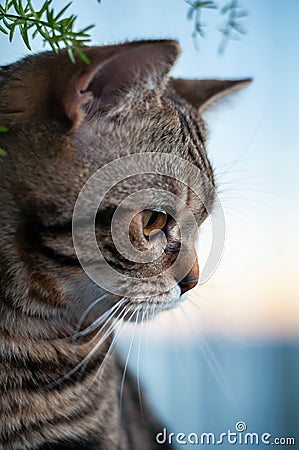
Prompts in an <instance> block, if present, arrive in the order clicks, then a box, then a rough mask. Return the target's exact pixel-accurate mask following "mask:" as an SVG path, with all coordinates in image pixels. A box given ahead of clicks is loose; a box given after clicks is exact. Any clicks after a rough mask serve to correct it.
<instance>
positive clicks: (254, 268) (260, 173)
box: [0, 0, 299, 337]
mask: <svg viewBox="0 0 299 450" xmlns="http://www.w3.org/2000/svg"><path fill="white" fill-rule="evenodd" d="M64 4H65V2H64V1H54V2H53V5H54V6H55V5H57V7H58V8H59V7H62V6H64ZM241 5H242V6H243V7H244V9H247V10H248V12H249V16H248V17H247V18H246V19H242V21H243V22H242V23H244V26H245V28H246V29H247V35H246V36H243V37H242V38H241V39H240V40H238V41H231V42H229V43H228V45H227V48H226V50H225V53H224V55H221V56H220V55H219V54H218V53H217V48H218V46H219V43H220V39H221V36H220V34H219V32H218V31H217V28H218V27H219V24H220V23H221V21H222V18H221V17H220V16H219V14H218V13H216V12H215V11H213V10H212V11H206V12H205V13H204V17H203V21H204V22H205V23H206V38H205V39H204V40H199V41H198V49H197V48H196V47H195V45H194V42H193V40H192V37H191V33H192V23H191V22H189V21H188V20H187V19H186V13H187V10H188V5H187V4H186V2H185V1H184V0H163V1H161V0H152V1H150V2H148V1H138V0H126V1H122V2H121V1H119V0H109V1H108V0H102V1H101V3H97V1H96V0H88V2H87V1H85V2H80V1H76V0H75V1H74V2H73V5H72V7H71V8H70V11H71V12H74V13H76V14H78V26H80V27H83V26H86V25H89V24H91V23H94V24H96V27H95V28H94V29H93V30H92V43H93V44H97V45H99V44H108V43H116V42H120V41H124V40H132V39H135V38H138V39H141V38H164V37H169V38H175V39H178V41H179V42H180V45H181V48H182V55H181V57H180V59H179V61H178V63H177V65H176V67H175V69H174V72H173V75H174V76H180V77H186V78H207V77H212V78H217V77H219V78H248V77H252V78H253V83H252V85H251V86H250V87H247V88H246V89H244V90H243V91H242V92H239V93H238V94H235V95H233V96H232V97H231V98H229V99H227V100H225V101H223V102H222V104H217V105H216V106H215V108H213V109H211V110H210V111H208V113H207V114H206V115H205V118H206V120H207V121H208V129H209V131H210V138H209V142H208V154H209V157H210V159H211V161H212V163H213V166H214V167H215V170H216V175H217V180H218V185H219V192H220V198H221V200H222V204H223V207H224V211H225V216H226V247H225V252H224V255H223V258H222V261H221V263H220V265H219V267H218V269H217V271H216V273H215V274H214V276H213V277H212V278H211V279H210V280H209V282H208V283H207V284H206V285H204V286H199V287H198V288H196V291H194V292H195V293H192V298H193V299H195V300H194V301H195V302H198V303H199V306H200V308H202V309H203V310H205V311H206V313H207V314H210V315H211V316H212V323H213V324H216V325H217V326H218V327H224V328H225V329H227V330H229V332H230V333H232V334H236V335H239V334H241V335H242V334H246V335H250V336H252V337H254V336H266V337H277V336H278V337H290V336H295V335H297V334H299V326H298V325H299V305H298V303H299V302H298V298H299V296H298V292H299V289H298V287H299V281H298V276H297V268H298V253H299V243H298V236H297V230H298V226H299V213H298V191H299V177H298V167H299V165H298V163H299V156H298V153H299V152H298V138H297V135H298V123H297V122H298V112H297V109H298V98H299V84H298V79H299V48H298V47H299V31H298V19H299V2H298V1H297V0H263V1H260V0H251V1H248V0H247V1H246V0H243V1H242V2H241ZM0 48H1V53H0V63H1V64H6V63H10V62H13V61H15V60H17V59H19V58H20V57H22V56H24V55H26V54H28V51H27V50H26V48H25V47H24V45H23V44H22V42H21V40H20V39H16V40H15V42H14V43H13V44H9V43H8V42H7V39H6V38H5V37H3V36H0ZM33 50H34V51H40V50H42V42H41V41H40V40H36V41H35V43H34V45H33ZM209 233H210V230H209V223H208V222H207V224H206V225H205V226H204V229H203V231H202V233H201V238H200V244H199V245H200V255H199V258H200V262H201V263H204V260H205V257H206V255H207V252H208V248H207V242H209V239H210V238H209ZM185 307H186V311H187V312H188V314H190V315H192V316H194V308H195V307H194V304H191V302H189V304H187V303H186V306H185ZM177 320H178V322H180V319H179V314H178V319H177ZM194 320H195V322H196V323H197V321H198V324H199V325H200V326H199V327H198V328H200V330H201V332H203V333H204V332H206V333H211V328H214V327H211V326H208V325H207V324H206V322H205V321H203V320H202V319H201V316H200V315H198V319H196V318H195V319H194ZM168 322H169V320H168V319H167V317H164V316H163V317H161V318H160V319H159V320H158V322H157V325H156V327H157V328H156V330H157V329H159V330H161V328H163V330H165V334H167V330H168V328H169V326H170V325H168ZM161 324H162V325H163V327H161ZM180 329H181V333H182V334H183V333H185V332H186V333H187V331H188V329H189V327H188V326H186V324H185V325H184V321H183V320H181V324H180ZM153 330H155V327H153ZM154 333H156V331H155V332H154Z"/></svg>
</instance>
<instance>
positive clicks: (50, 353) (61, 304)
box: [0, 40, 249, 450]
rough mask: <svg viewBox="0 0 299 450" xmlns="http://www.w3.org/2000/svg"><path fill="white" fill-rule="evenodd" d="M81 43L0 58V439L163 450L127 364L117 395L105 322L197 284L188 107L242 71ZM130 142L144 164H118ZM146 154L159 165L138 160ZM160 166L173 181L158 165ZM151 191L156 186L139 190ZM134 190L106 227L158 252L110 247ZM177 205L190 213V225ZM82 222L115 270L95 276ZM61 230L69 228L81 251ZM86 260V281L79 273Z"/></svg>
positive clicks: (195, 121) (156, 52)
mask: <svg viewBox="0 0 299 450" xmlns="http://www.w3.org/2000/svg"><path fill="white" fill-rule="evenodd" d="M83 50H84V53H85V55H86V56H87V58H88V59H89V60H90V64H86V63H84V62H83V61H82V60H81V59H80V58H77V57H76V62H75V63H72V62H71V61H70V59H69V56H68V53H67V51H66V50H61V51H59V52H58V53H57V54H56V53H54V52H44V53H40V54H36V55H30V56H27V57H26V58H24V59H22V60H20V61H18V62H16V63H14V64H11V65H8V66H3V67H2V68H1V71H0V88H1V97H0V124H1V125H3V126H5V127H7V129H8V131H7V132H5V133H1V135H0V148H1V149H3V150H4V151H5V152H6V156H5V157H1V158H0V179H1V183H0V198H1V211H0V218H1V227H0V239H1V241H0V242H1V247H0V296H1V298H0V360H1V366H0V391H1V397H0V449H3V450H20V449H31V450H32V449H38V450H43V449H44V450H45V449H90V450H93V449H98V450H99V449H103V450H114V449H121V450H135V449H138V450H141V449H142V450H152V449H155V448H161V447H163V446H162V445H158V444H157V443H156V441H155V435H156V433H157V432H158V431H159V430H160V429H161V428H159V426H158V422H157V421H156V418H155V417H154V415H153V414H152V413H151V412H150V410H149V408H147V407H146V406H145V407H144V412H143V419H142V418H141V415H140V411H139V400H138V395H137V389H136V382H135V380H134V379H133V378H132V377H131V376H130V375H129V374H127V376H126V377H125V383H124V388H123V392H122V408H120V407H119V406H120V402H119V399H120V391H121V384H122V375H123V365H122V364H121V363H120V361H119V360H118V358H117V356H116V355H115V354H114V353H112V352H111V344H112V343H113V339H114V337H115V328H114V326H117V324H119V323H121V322H122V321H125V320H131V321H134V320H136V321H137V322H138V321H140V320H141V319H142V320H143V319H144V320H145V319H147V318H149V319H150V318H152V317H153V316H155V315H156V314H158V313H159V312H160V311H163V310H166V309H169V308H171V307H174V306H176V304H178V303H179V302H180V301H181V300H182V298H183V297H184V295H183V294H185V293H186V292H188V290H190V289H192V288H193V287H194V286H195V285H196V284H197V282H198V278H199V269H198V264H197V259H196V252H195V249H194V243H193V241H194V237H195V235H196V231H197V227H198V226H199V225H200V224H201V223H202V222H203V220H204V219H205V218H206V217H207V215H208V213H209V211H210V210H211V208H212V206H213V202H214V197H215V190H214V187H215V180H214V174H213V169H212V166H211V164H210V162H209V160H208V158H207V154H206V150H205V141H206V137H207V136H206V130H205V126H204V122H203V120H202V118H201V112H202V111H203V110H204V109H205V107H206V106H207V105H209V104H210V103H211V102H212V101H214V100H215V99H217V98H218V97H221V96H223V95H225V94H228V93H230V92H232V91H234V90H235V89H238V88H240V87H242V86H245V85H246V84H247V83H248V82H249V80H233V81H225V80H184V79H175V78H171V77H170V75H169V74H170V70H171V69H172V67H173V65H174V64H175V62H176V60H177V58H178V56H179V54H180V47H179V44H178V43H177V42H176V41H173V40H153V41H134V42H126V43H123V44H118V45H108V46H94V47H84V49H83ZM136 155H137V156H138V158H139V159H138V161H137V160H136V161H137V162H136V164H137V165H138V164H141V166H142V164H143V165H144V171H143V172H142V171H140V170H139V172H138V173H137V172H136V174H135V175H134V174H133V175H132V174H131V175H130V173H131V172H132V170H133V169H134V164H135V163H134V161H133V160H132V157H133V159H134V157H135V156H136ZM140 155H141V156H140ZM153 155H154V156H153ZM155 156H157V157H158V162H157V161H156V160H155ZM165 156H166V159H165ZM126 158H127V159H126ZM130 158H131V159H130ZM149 158H153V160H155V165H156V166H155V167H158V169H159V170H160V172H159V170H157V173H150V170H148V171H147V164H148V163H150V161H151V159H149ZM167 158H168V159H167ZM172 158H174V159H172ZM179 159H181V160H182V161H186V162H188V164H191V165H192V166H193V167H195V168H197V169H198V171H199V174H200V178H199V179H197V185H198V189H199V191H200V197H201V198H200V199H199V198H198V196H197V195H195V193H194V191H193V190H192V189H190V188H189V187H188V185H186V184H185V183H184V182H183V181H182V178H180V170H181V169H180V164H179V163H178V161H179ZM167 161H168V162H167ZM115 162H116V165H115V166H111V167H113V170H112V169H111V171H110V172H109V171H108V172H107V171H106V172H105V173H106V174H107V173H108V178H109V176H110V175H111V179H110V181H111V180H112V181H113V180H114V179H115V180H118V181H117V182H116V184H115V185H113V186H112V187H111V186H110V187H111V188H110V190H109V192H108V194H107V195H106V196H105V198H104V199H103V201H102V202H101V204H100V206H99V207H98V208H96V210H95V212H94V213H93V214H90V203H89V201H92V197H93V196H94V197H96V196H97V190H96V189H95V188H93V187H92V185H91V187H90V188H89V194H90V193H91V196H90V197H87V200H86V199H85V200H86V201H85V200H84V201H82V202H81V209H79V213H78V221H77V225H76V226H77V228H76V230H75V229H74V225H73V224H72V219H73V213H74V207H75V205H76V204H77V203H76V201H77V199H78V196H80V195H79V194H80V192H81V190H82V188H83V186H84V185H85V184H86V183H87V184H88V183H89V181H90V180H91V179H92V177H93V175H94V174H95V173H97V171H100V172H99V174H100V178H99V179H100V186H102V185H104V184H105V174H104V172H101V170H102V168H103V167H110V166H105V165H107V164H109V163H110V164H111V163H115ZM173 170H175V171H177V173H178V177H177V179H175V177H174V176H173V175H171V176H168V172H169V171H173ZM184 171H185V174H184V175H185V176H186V177H187V178H188V177H189V175H190V174H189V172H188V173H187V170H186V169H182V170H181V172H184ZM133 172H134V170H133ZM171 173H172V172H171ZM204 180H205V181H204ZM108 184H109V183H108ZM152 188H153V189H158V190H159V191H156V192H158V194H156V195H151V194H150V192H151V191H150V189H152ZM144 189H148V191H147V192H149V194H148V195H145V191H144ZM139 191H141V192H143V195H144V197H142V196H141V199H142V198H143V199H144V201H145V203H144V206H143V210H141V207H142V206H141V207H140V205H139V203H138V202H140V199H139V200H138V201H137V200H136V210H135V211H134V202H135V200H134V199H133V207H132V202H131V203H130V204H128V205H129V206H127V207H125V208H123V207H122V208H119V209H120V210H121V213H120V215H119V216H118V217H119V219H115V230H116V231H115V233H114V237H115V236H116V239H118V244H119V245H122V243H123V236H125V235H123V230H127V235H129V241H130V243H131V244H132V246H133V248H134V249H136V250H137V253H138V252H139V253H138V254H141V255H143V252H144V251H145V250H147V251H149V252H150V251H151V250H153V249H154V250H153V251H154V253H155V252H158V257H157V258H152V259H150V260H149V262H148V261H142V262H140V261H137V260H136V259H134V258H131V259H130V258H129V256H130V255H129V256H128V255H126V256H124V255H122V254H121V252H120V251H119V250H118V249H117V248H116V246H115V245H114V240H113V233H112V232H111V227H112V225H111V224H112V221H113V216H114V213H115V212H116V209H117V207H118V206H119V205H121V204H123V203H122V202H123V201H124V200H125V199H126V198H128V197H129V196H130V194H132V193H135V192H139ZM162 191H163V192H166V193H170V194H171V195H172V197H171V196H169V195H168V196H166V197H165V198H164V197H163V193H162ZM159 193H161V195H160V194H159ZM175 199H177V200H175ZM180 202H182V203H183V204H186V205H187V206H188V210H189V211H191V213H192V217H193V218H194V220H195V221H196V230H194V226H193V225H192V226H191V225H190V224H188V223H187V222H188V221H186V220H185V218H184V217H185V216H184V214H185V213H184V211H183V210H182V211H181V210H180V208H179V205H180ZM137 206H138V208H137ZM128 212H130V213H129V215H128ZM181 216H182V217H181ZM179 221H181V224H182V226H181V228H179V227H178V225H177V223H178V222H179ZM184 221H185V222H186V223H185V222H184ZM90 226H94V228H95V236H96V242H97V244H98V247H99V248H100V250H101V254H102V259H101V264H102V263H103V264H104V263H105V262H106V263H107V264H108V266H109V268H110V269H112V270H113V274H116V275H115V277H116V280H115V279H114V278H113V277H114V275H113V276H112V279H109V277H108V276H107V277H108V278H107V277H106V275H105V276H102V277H101V274H102V273H103V272H102V271H101V270H102V269H101V267H102V266H101V264H100V265H97V262H96V261H93V258H92V257H90V255H91V254H92V255H93V249H92V248H90V247H89V233H90V231H89V230H90ZM72 231H73V234H74V232H76V233H77V232H78V233H79V239H78V245H79V246H80V245H81V247H82V248H81V250H80V251H81V256H80V257H79V256H78V252H76V248H75V245H74V242H73V238H72ZM124 239H125V238H124ZM80 243H81V244H80ZM161 249H162V250H161ZM97 251H98V249H97ZM134 251H135V250H134ZM145 253H146V252H145ZM179 255H181V256H182V258H181V263H180V264H179V265H177V269H176V270H177V271H178V272H175V270H174V269H173V267H174V266H175V264H176V262H177V260H178V257H179ZM137 256H138V255H137ZM136 258H137V257H136ZM93 264H95V268H94V270H93V273H94V274H97V273H99V275H100V279H99V282H97V280H94V279H91V278H92V276H91V277H90V276H89V275H88V272H89V270H90V267H92V266H93ZM95 276H96V275H95ZM118 277H121V278H120V280H118ZM107 280H108V286H107ZM114 281H115V283H114ZM109 283H111V289H110V290H109ZM113 283H114V284H113ZM112 285H113V288H112ZM115 324H116V325H115ZM113 333H114V334H113Z"/></svg>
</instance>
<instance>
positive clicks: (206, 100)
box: [169, 78, 252, 112]
mask: <svg viewBox="0 0 299 450" xmlns="http://www.w3.org/2000/svg"><path fill="white" fill-rule="evenodd" d="M251 82H252V80H251V78H246V79H243V80H186V79H184V78H171V79H170V81H169V86H170V87H171V88H172V89H174V90H175V91H176V93H177V94H179V95H180V96H181V97H182V98H183V99H185V100H186V101H187V102H188V103H190V104H191V105H192V106H194V107H195V108H196V109H197V110H198V111H199V112H201V111H203V110H204V109H206V108H207V107H208V106H209V105H210V104H211V103H213V102H214V101H216V100H218V99H219V98H221V97H224V96H225V95H228V94H231V93H232V92H234V91H237V90H238V89H241V88H243V87H245V86H248V85H249V84H250V83H251Z"/></svg>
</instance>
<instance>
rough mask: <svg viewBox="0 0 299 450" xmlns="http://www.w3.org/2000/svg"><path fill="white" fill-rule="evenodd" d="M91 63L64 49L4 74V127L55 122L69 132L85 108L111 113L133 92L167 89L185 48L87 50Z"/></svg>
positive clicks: (0, 108) (158, 44)
mask: <svg viewBox="0 0 299 450" xmlns="http://www.w3.org/2000/svg"><path fill="white" fill-rule="evenodd" d="M82 50H83V51H84V53H85V55H86V57H87V58H88V59H89V61H90V64H86V63H85V62H84V61H82V60H81V59H80V58H79V57H77V56H76V58H75V63H74V64H73V63H72V62H71V61H70V59H69V56H68V53H67V51H66V50H65V49H63V50H61V51H59V53H58V54H55V53H53V52H45V53H41V54H37V55H32V56H29V57H27V58H25V59H24V60H21V61H19V62H17V63H14V64H12V65H10V66H7V67H5V68H4V70H3V72H2V70H1V71H0V90H1V96H0V124H4V125H5V126H7V127H9V128H11V127H14V126H16V127H17V126H20V125H24V124H26V123H29V122H31V121H32V120H41V119H48V118H52V119H54V120H58V121H59V122H60V123H62V124H64V125H65V127H66V128H67V129H73V128H74V127H76V126H77V125H78V124H79V123H80V121H81V120H82V118H83V117H84V111H83V108H82V105H83V104H84V103H86V102H87V101H88V100H91V99H92V100H91V101H90V102H89V105H92V108H93V109H94V108H95V110H96V111H97V112H99V111H109V110H110V109H113V108H119V106H120V105H122V103H124V102H125V101H126V99H129V98H130V94H131V93H132V92H133V93H134V97H135V98H138V97H139V96H140V95H142V94H143V93H144V92H146V91H149V90H155V91H156V92H157V93H158V94H159V90H161V91H162V90H163V88H164V86H165V85H166V83H167V81H168V73H169V71H170V70H171V68H172V66H173V64H174V63H175V61H176V59H177V57H178V55H179V53H180V48H179V45H178V43H177V42H176V41H172V40H161V41H135V42H127V43H124V44H119V45H107V46H99V47H84V48H83V49H82Z"/></svg>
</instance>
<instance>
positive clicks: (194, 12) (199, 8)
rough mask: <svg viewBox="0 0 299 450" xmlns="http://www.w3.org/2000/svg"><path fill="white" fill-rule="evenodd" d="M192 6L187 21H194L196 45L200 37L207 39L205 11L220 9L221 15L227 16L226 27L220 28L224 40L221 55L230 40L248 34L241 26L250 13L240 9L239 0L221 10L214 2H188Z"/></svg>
mask: <svg viewBox="0 0 299 450" xmlns="http://www.w3.org/2000/svg"><path fill="white" fill-rule="evenodd" d="M186 3H187V4H188V5H189V6H190V7H189V10H188V12H187V19H189V20H193V21H194V28H193V32H192V37H193V39H194V43H195V45H197V38H198V37H201V38H203V37H205V30H204V28H205V24H204V22H203V21H202V13H203V10H204V9H218V10H220V14H221V15H223V16H227V19H226V20H225V23H224V25H222V26H221V27H220V28H219V31H220V32H221V34H222V40H221V43H220V45H219V48H218V51H219V53H223V52H224V50H225V47H226V45H227V42H228V40H230V39H237V38H238V37H239V36H240V35H241V34H243V35H244V34H246V30H245V29H244V28H243V26H242V24H240V19H242V18H244V17H246V16H248V13H247V12H246V11H244V10H243V9H241V8H240V6H239V1H238V0H230V1H229V2H227V3H225V4H224V5H223V6H222V7H221V8H219V6H218V5H217V4H216V3H215V2H214V1H212V0H205V1H204V0H202V1H200V0H187V1H186Z"/></svg>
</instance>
